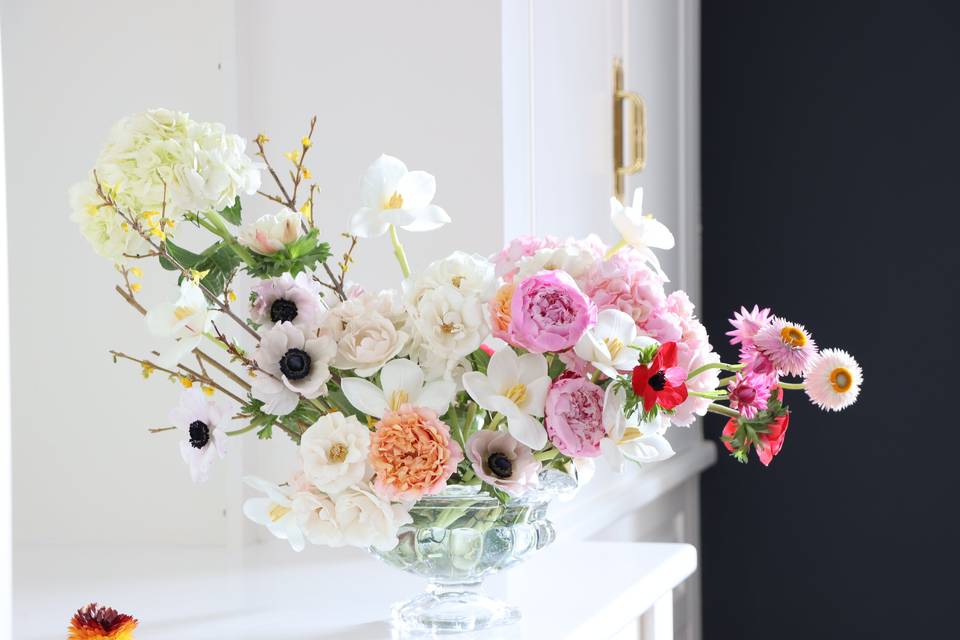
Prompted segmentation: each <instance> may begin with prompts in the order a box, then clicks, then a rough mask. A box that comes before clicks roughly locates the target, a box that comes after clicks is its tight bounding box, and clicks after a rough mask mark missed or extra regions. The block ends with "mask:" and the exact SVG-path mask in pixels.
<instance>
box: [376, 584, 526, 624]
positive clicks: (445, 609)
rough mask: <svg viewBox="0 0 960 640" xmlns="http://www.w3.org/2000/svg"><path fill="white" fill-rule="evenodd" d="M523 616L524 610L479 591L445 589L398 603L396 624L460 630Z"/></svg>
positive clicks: (515, 620)
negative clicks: (521, 610)
mask: <svg viewBox="0 0 960 640" xmlns="http://www.w3.org/2000/svg"><path fill="white" fill-rule="evenodd" d="M519 620H520V610H519V609H518V608H516V607H513V606H510V605H508V604H506V603H504V602H500V601H499V600H494V599H493V598H489V597H487V596H485V595H483V594H481V593H477V592H476V591H473V590H470V589H465V590H462V591H460V590H452V589H445V590H443V591H442V592H437V591H435V592H428V593H424V594H422V595H419V596H417V597H416V598H414V599H413V600H410V601H408V602H405V603H402V604H399V605H396V606H395V607H394V609H393V621H394V625H395V626H396V627H398V628H399V629H401V630H403V631H430V632H433V633H441V634H442V633H458V632H461V631H479V630H482V629H491V628H493V627H499V626H502V625H508V624H514V623H516V622H518V621H519Z"/></svg>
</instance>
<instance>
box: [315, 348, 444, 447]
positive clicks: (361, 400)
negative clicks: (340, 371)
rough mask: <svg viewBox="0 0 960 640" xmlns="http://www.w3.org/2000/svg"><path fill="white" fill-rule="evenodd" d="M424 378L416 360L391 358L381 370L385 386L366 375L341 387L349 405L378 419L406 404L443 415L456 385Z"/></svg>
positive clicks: (341, 383)
mask: <svg viewBox="0 0 960 640" xmlns="http://www.w3.org/2000/svg"><path fill="white" fill-rule="evenodd" d="M423 381H424V375H423V370H422V369H421V368H420V367H419V366H418V365H417V364H416V363H414V362H411V361H410V360H406V359H399V360H391V361H390V362H388V363H387V364H386V365H385V366H384V367H383V369H382V370H381V371H380V385H381V387H382V388H381V387H378V386H377V385H375V384H373V383H372V382H368V381H367V380H364V379H363V378H344V379H343V380H341V381H340V386H341V389H343V393H344V395H345V396H347V400H349V401H350V404H352V405H353V406H354V407H356V408H357V409H359V410H360V411H362V412H364V413H365V414H367V415H369V416H374V417H375V418H382V417H383V416H384V414H386V413H387V411H396V410H397V409H398V408H399V407H400V405H403V404H411V405H413V406H416V407H426V408H427V409H432V410H433V411H435V412H436V413H437V415H438V416H441V415H443V414H444V413H446V412H447V407H449V406H450V402H451V401H453V397H454V395H455V394H456V392H457V387H456V384H455V383H454V382H452V381H449V380H437V381H434V382H429V383H427V384H424V382H423ZM308 433H309V431H308Z"/></svg>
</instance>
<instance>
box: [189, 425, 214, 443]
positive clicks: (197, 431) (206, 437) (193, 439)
mask: <svg viewBox="0 0 960 640" xmlns="http://www.w3.org/2000/svg"><path fill="white" fill-rule="evenodd" d="M208 442H210V427H208V426H207V423H206V422H201V421H200V420H194V421H193V422H191V423H190V446H191V447H193V448H194V449H203V448H204V447H205V446H207V443H208Z"/></svg>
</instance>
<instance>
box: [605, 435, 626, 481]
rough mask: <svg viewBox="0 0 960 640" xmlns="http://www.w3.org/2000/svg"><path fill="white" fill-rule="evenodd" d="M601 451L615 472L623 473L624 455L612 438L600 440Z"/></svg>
mask: <svg viewBox="0 0 960 640" xmlns="http://www.w3.org/2000/svg"><path fill="white" fill-rule="evenodd" d="M600 451H601V452H602V453H603V457H604V458H606V459H607V462H609V463H610V467H611V468H612V469H613V470H614V471H616V472H617V473H620V472H621V471H623V453H622V452H621V451H620V447H618V446H617V443H616V442H614V441H613V440H612V439H611V438H603V439H602V440H600Z"/></svg>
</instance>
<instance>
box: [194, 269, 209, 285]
mask: <svg viewBox="0 0 960 640" xmlns="http://www.w3.org/2000/svg"><path fill="white" fill-rule="evenodd" d="M208 273H210V269H207V270H206V271H197V270H196V269H190V277H191V278H192V279H193V281H194V282H196V283H199V282H200V281H201V280H203V279H204V278H206V277H207V274H208Z"/></svg>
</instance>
